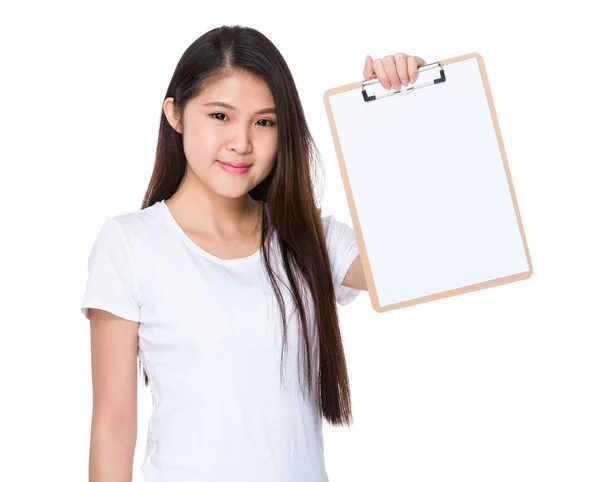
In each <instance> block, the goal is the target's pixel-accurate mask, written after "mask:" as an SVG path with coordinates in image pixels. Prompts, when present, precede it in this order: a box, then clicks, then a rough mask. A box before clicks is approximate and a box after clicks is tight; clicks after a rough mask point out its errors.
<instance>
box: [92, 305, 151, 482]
mask: <svg viewBox="0 0 600 482" xmlns="http://www.w3.org/2000/svg"><path fill="white" fill-rule="evenodd" d="M89 312H90V339H91V358H92V390H93V413H92V423H91V437H90V459H89V480H90V482H131V480H132V472H133V454H134V450H135V445H136V438H137V378H136V373H137V372H136V369H137V367H136V363H137V343H138V328H139V323H137V322H134V321H130V320H126V319H124V318H120V317H118V316H115V315H113V314H112V313H109V312H108V311H104V310H100V309H94V308H90V310H89Z"/></svg>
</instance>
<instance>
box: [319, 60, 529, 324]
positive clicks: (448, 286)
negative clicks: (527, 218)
mask: <svg viewBox="0 0 600 482" xmlns="http://www.w3.org/2000/svg"><path fill="white" fill-rule="evenodd" d="M323 99H324V102H325V108H326V110H327V116H328V119H329V125H330V128H331V133H332V137H333V142H334V144H335V151H336V154H337V158H338V163H339V167H340V171H341V175H342V180H343V183H344V190H345V194H346V198H347V200H348V206H349V208H350V214H351V218H352V224H353V227H354V231H355V234H356V239H357V243H358V248H359V253H360V257H361V262H362V267H363V271H364V273H365V277H366V281H367V287H368V291H369V296H370V300H371V305H372V306H373V309H374V310H375V311H377V312H379V313H383V312H387V311H390V310H395V309H398V308H403V307H407V306H411V305H416V304H420V303H426V302H429V301H434V300H439V299H442V298H447V297H450V296H456V295H460V294H465V293H469V292H473V291H477V290H481V289H485V288H491V287H494V286H499V285H502V284H506V283H511V282H515V281H520V280H525V279H528V278H529V277H531V275H532V274H533V265H532V263H531V257H530V253H529V249H528V246H527V241H526V238H525V232H524V229H523V223H522V220H521V215H520V213H519V208H518V205H517V198H516V194H515V189H514V186H513V182H512V178H511V175H510V171H509V167H508V161H507V159H506V153H505V150H504V144H503V142H502V136H501V134H500V126H499V124H498V118H497V115H496V111H495V108H494V103H493V99H492V92H491V89H490V84H489V80H488V77H487V73H486V70H485V64H484V61H483V57H482V56H481V55H480V54H478V53H471V54H467V55H462V56H459V57H453V58H450V59H446V60H441V61H438V62H434V63H430V64H427V65H423V66H421V67H420V68H419V69H418V71H417V79H416V80H415V83H414V84H409V85H408V86H406V87H404V86H402V87H401V89H399V90H394V89H393V88H392V89H390V90H387V89H385V88H383V87H382V86H381V84H380V83H379V81H378V80H377V79H370V80H363V81H359V82H354V83H351V84H347V85H342V86H340V87H336V88H332V89H329V90H327V91H326V92H325V94H324V96H323Z"/></svg>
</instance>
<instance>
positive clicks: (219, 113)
mask: <svg viewBox="0 0 600 482" xmlns="http://www.w3.org/2000/svg"><path fill="white" fill-rule="evenodd" d="M210 115H211V116H215V115H225V114H223V113H222V112H217V113H215V114H210ZM225 117H227V116H225ZM215 119H216V117H215ZM217 120H221V119H217Z"/></svg>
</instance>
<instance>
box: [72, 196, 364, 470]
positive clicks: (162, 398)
mask: <svg viewBox="0 0 600 482" xmlns="http://www.w3.org/2000/svg"><path fill="white" fill-rule="evenodd" d="M321 219H322V222H323V227H324V229H325V234H326V239H327V247H328V252H329V257H330V268H331V270H332V275H333V281H334V285H335V295H336V301H337V302H338V303H339V304H341V305H347V304H348V303H350V302H351V301H353V300H354V299H355V298H356V297H357V296H358V295H359V293H360V291H359V290H356V289H351V288H348V287H345V286H342V285H341V282H342V279H343V278H344V276H345V274H346V272H347V271H348V268H349V267H350V264H351V263H352V261H353V260H354V259H355V258H356V256H357V255H358V248H357V244H356V238H355V236H354V231H353V230H352V228H350V227H349V226H348V225H347V224H345V223H342V222H340V221H338V220H336V219H335V218H334V216H333V215H329V216H324V217H322V218H321ZM274 247H275V246H274ZM261 253H262V250H259V251H257V252H255V253H254V254H252V255H250V256H248V257H245V258H237V259H228V260H225V259H221V258H218V257H216V256H214V255H212V254H210V253H208V252H207V251H205V250H203V249H202V248H200V247H199V246H198V245H197V244H196V243H194V242H193V241H192V239H191V238H190V237H188V236H187V235H186V234H185V232H184V231H183V229H181V227H180V226H179V225H178V224H177V222H176V221H175V218H174V217H173V216H172V214H171V212H170V210H169V208H168V206H167V205H166V204H165V203H164V201H159V202H156V203H155V204H153V205H152V206H149V207H147V208H145V209H142V210H139V211H136V212H131V213H126V214H121V215H117V216H114V217H111V218H107V219H106V220H105V222H104V225H103V226H102V228H101V230H100V232H99V234H98V236H97V238H96V240H95V242H94V244H93V246H92V248H91V251H90V255H89V260H88V269H89V277H88V281H87V288H86V292H85V295H84V298H83V303H82V306H81V310H82V312H83V314H84V315H85V316H86V318H89V314H88V308H90V307H92V308H100V309H103V310H106V311H109V312H111V313H113V314H115V315H117V316H120V317H122V318H126V319H129V320H132V322H138V323H140V326H139V340H138V356H139V358H140V361H141V363H142V365H143V366H144V369H145V370H146V373H147V374H148V377H149V380H150V389H151V394H152V404H153V409H152V414H151V416H150V420H149V424H148V432H147V442H146V452H145V456H144V461H143V466H142V473H143V475H144V480H145V482H200V481H206V482H326V481H328V478H327V474H326V471H325V466H324V458H323V438H322V418H321V417H320V416H319V414H318V408H317V407H318V405H317V399H316V398H315V397H316V396H318V395H316V393H317V391H315V392H314V393H315V395H313V396H312V397H310V398H306V397H303V396H302V393H301V387H300V386H299V385H298V383H299V382H298V371H297V370H298V366H297V357H298V349H299V348H300V353H302V354H303V353H304V349H303V342H302V337H301V334H299V333H298V331H297V328H298V325H299V323H297V321H299V318H298V319H297V318H296V316H295V315H296V313H295V312H294V313H293V315H294V316H289V315H290V312H291V311H292V310H293V309H294V307H293V306H294V305H293V303H292V301H291V300H292V298H291V296H290V295H289V293H288V292H287V289H286V288H285V286H283V285H280V289H281V294H282V296H283V297H284V300H285V301H286V310H289V311H288V318H287V320H288V330H287V336H288V349H287V353H285V355H284V365H283V367H284V370H283V373H284V376H285V378H284V383H283V384H280V357H281V349H282V341H283V339H282V331H281V322H280V319H279V316H280V315H279V309H278V305H277V302H276V298H275V294H274V292H273V291H272V288H271V286H270V283H269V279H268V277H267V274H266V271H265V270H264V268H263V266H262V262H261V259H260V256H261ZM271 254H272V258H271V261H272V263H273V262H274V264H275V266H274V267H275V269H276V271H277V273H278V274H279V275H280V276H281V277H282V279H284V280H287V278H286V277H285V274H284V273H285V272H284V270H283V267H281V265H280V263H279V261H280V258H279V257H278V251H277V249H272V250H271ZM273 256H276V257H275V258H273ZM286 282H287V281H286ZM308 321H309V328H310V333H311V337H312V340H311V348H312V349H311V351H312V354H311V357H312V366H313V381H314V382H313V383H314V385H315V386H316V381H317V379H318V376H317V369H318V345H317V343H316V341H317V340H316V333H315V331H314V327H315V324H314V320H313V317H312V315H310V314H309V320H308ZM299 343H300V344H299ZM304 376H305V375H304V370H302V375H301V377H304ZM302 383H305V381H304V378H302Z"/></svg>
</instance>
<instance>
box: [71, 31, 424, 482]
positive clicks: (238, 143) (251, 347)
mask: <svg viewBox="0 0 600 482" xmlns="http://www.w3.org/2000/svg"><path fill="white" fill-rule="evenodd" d="M424 63H425V61H424V60H423V59H421V58H419V57H414V56H412V57H407V56H405V55H404V54H397V55H396V56H386V57H384V58H383V59H377V60H375V61H373V60H372V59H371V58H370V57H367V60H366V64H365V67H364V71H363V74H364V78H365V79H371V78H375V77H377V78H378V79H379V80H380V81H381V82H382V84H383V85H384V87H385V88H388V89H389V88H390V86H392V85H393V86H394V87H395V88H399V83H400V82H402V83H403V84H404V85H407V84H408V82H409V81H410V82H414V81H415V79H416V72H417V68H418V67H419V66H420V65H423V64H424ZM317 159H318V153H317V149H316V147H315V145H314V142H313V139H312V137H311V134H310V133H309V129H308V126H307V124H306V119H305V117H304V113H303V110H302V106H301V104H300V100H299V96H298V92H297V91H296V87H295V84H294V80H293V78H292V74H291V73H290V71H289V69H288V66H287V64H286V62H285V61H284V59H283V57H282V56H281V54H280V52H279V51H278V50H277V48H276V47H275V46H274V45H273V44H272V43H271V42H270V41H269V40H268V39H267V38H266V37H265V36H264V35H262V34H261V33H260V32H258V31H256V30H254V29H251V28H244V27H240V26H222V27H220V28H216V29H214V30H211V31H209V32H207V33H206V34H204V35H202V36H201V37H200V38H199V39H197V40H196V41H195V42H194V43H192V45H191V46H190V47H189V48H188V49H187V50H186V51H185V52H184V54H183V56H182V58H181V59H180V61H179V63H178V65H177V67H176V69H175V72H174V74H173V78H172V79H171V82H170V84H169V86H168V89H167V93H166V97H165V100H164V103H163V105H162V112H161V119H160V127H159V134H158V145H157V150H156V160H155V165H154V171H153V173H152V178H151V180H150V184H149V186H148V190H147V192H146V195H145V197H144V200H143V203H142V207H141V210H139V211H136V212H132V213H126V214H121V215H118V216H114V217H110V218H108V219H106V221H105V222H104V225H103V226H102V228H101V230H100V232H99V234H98V237H97V239H96V241H95V242H94V244H93V246H92V249H91V252H90V255H89V260H88V268H89V278H88V282H87V290H86V293H85V296H84V300H83V304H82V307H81V308H82V311H83V313H84V314H85V315H86V317H88V318H89V319H90V322H91V352H92V382H93V414H92V426H91V442H90V466H89V475H90V480H91V481H92V482H103V481H106V482H109V481H110V482H119V481H130V480H131V477H132V462H133V454H134V448H135V444H136V434H137V378H136V359H137V357H139V360H140V363H141V365H142V368H143V373H144V382H145V384H146V385H149V387H150V390H151V394H152V402H153V410H152V414H151V417H150V421H149V425H148V436H147V443H146V452H145V457H144V461H143V467H142V472H143V474H144V480H145V481H146V482H200V481H203V482H217V481H227V482H296V481H297V482H324V481H327V480H328V479H327V474H326V471H325V466H324V460H323V439H322V431H321V428H322V417H325V418H326V419H327V420H328V422H330V423H331V424H333V425H343V424H345V425H350V423H351V420H352V415H351V404H350V388H349V382H348V376H347V372H346V363H345V359H344V350H343V347H342V339H341V336H340V329H339V325H338V315H337V308H336V302H337V303H339V304H341V305H346V304H348V303H350V302H351V301H352V300H354V299H355V298H356V297H357V296H358V294H359V293H360V290H366V289H367V287H366V282H365V279H364V275H363V272H362V267H361V262H360V258H359V256H358V249H357V245H356V239H355V237H354V232H353V230H352V229H351V228H350V227H349V226H348V225H346V224H345V223H342V222H339V221H337V220H336V219H335V217H333V216H331V215H330V216H323V217H322V216H321V214H320V210H319V209H318V208H317V206H316V204H315V196H314V193H313V186H312V178H311V174H312V169H313V167H314V166H313V163H314V162H315V161H316V160H317ZM365 162H368V159H365ZM288 357H289V358H290V359H292V360H294V359H295V360H297V362H296V363H287V360H288Z"/></svg>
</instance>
